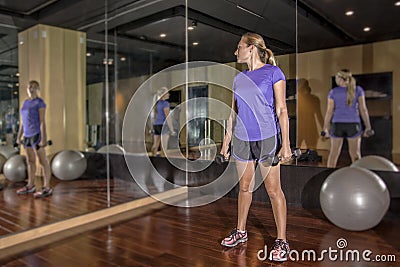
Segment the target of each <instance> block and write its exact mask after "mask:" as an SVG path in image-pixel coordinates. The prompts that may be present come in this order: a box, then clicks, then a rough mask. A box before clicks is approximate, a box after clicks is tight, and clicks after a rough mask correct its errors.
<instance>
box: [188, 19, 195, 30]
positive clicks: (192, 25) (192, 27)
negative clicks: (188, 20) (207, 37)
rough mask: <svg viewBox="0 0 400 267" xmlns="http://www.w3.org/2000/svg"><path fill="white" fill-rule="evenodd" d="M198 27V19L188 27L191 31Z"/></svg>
mask: <svg viewBox="0 0 400 267" xmlns="http://www.w3.org/2000/svg"><path fill="white" fill-rule="evenodd" d="M196 27H197V21H195V20H192V24H191V25H190V26H189V27H188V30H189V31H193V30H194V29H195V28H196Z"/></svg>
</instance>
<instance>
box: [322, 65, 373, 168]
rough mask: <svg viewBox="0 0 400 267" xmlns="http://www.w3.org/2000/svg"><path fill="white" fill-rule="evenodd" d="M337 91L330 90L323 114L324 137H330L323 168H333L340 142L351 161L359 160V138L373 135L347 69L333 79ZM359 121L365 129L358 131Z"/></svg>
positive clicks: (361, 96)
mask: <svg viewBox="0 0 400 267" xmlns="http://www.w3.org/2000/svg"><path fill="white" fill-rule="evenodd" d="M335 82H336V84H337V87H335V88H333V89H331V90H330V92H329V95H328V108H327V110H326V114H325V121H324V131H323V133H324V135H325V137H331V138H330V139H331V149H330V151H329V156H328V162H327V167H328V168H335V167H336V164H337V160H338V158H339V155H340V151H341V149H342V144H343V139H344V138H346V139H347V142H348V145H349V154H350V158H351V161H352V162H354V161H356V160H357V159H359V158H361V136H362V135H364V136H365V137H368V136H370V135H372V134H373V131H372V129H371V123H370V121H369V115H368V109H367V106H366V104H365V97H364V90H363V89H362V88H361V87H360V86H357V85H356V80H355V79H354V77H353V76H352V74H351V72H350V71H349V70H347V69H343V70H341V71H339V72H338V73H337V74H336V76H335ZM360 114H361V118H362V120H363V122H364V125H365V129H364V131H363V130H362V126H361V119H360Z"/></svg>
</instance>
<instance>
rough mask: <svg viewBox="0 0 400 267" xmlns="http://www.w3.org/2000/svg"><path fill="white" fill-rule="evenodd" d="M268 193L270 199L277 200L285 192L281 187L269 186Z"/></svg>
mask: <svg viewBox="0 0 400 267" xmlns="http://www.w3.org/2000/svg"><path fill="white" fill-rule="evenodd" d="M267 193H268V196H269V198H270V200H275V199H279V198H282V197H283V192H282V189H281V188H280V187H274V188H268V189H267Z"/></svg>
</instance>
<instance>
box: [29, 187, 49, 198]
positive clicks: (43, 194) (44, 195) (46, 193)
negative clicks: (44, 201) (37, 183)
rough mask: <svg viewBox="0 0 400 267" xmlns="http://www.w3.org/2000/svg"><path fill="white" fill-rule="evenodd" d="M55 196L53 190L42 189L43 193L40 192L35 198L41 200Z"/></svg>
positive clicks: (34, 195)
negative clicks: (41, 198)
mask: <svg viewBox="0 0 400 267" xmlns="http://www.w3.org/2000/svg"><path fill="white" fill-rule="evenodd" d="M52 194H53V189H51V188H45V187H43V188H42V191H38V192H36V193H35V194H33V197H34V198H40V197H48V196H51V195H52Z"/></svg>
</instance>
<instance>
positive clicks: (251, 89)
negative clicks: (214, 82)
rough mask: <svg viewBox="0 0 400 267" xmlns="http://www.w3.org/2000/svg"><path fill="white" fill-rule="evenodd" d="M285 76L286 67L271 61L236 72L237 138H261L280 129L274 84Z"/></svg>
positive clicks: (235, 132) (247, 139)
mask: <svg viewBox="0 0 400 267" xmlns="http://www.w3.org/2000/svg"><path fill="white" fill-rule="evenodd" d="M281 80H285V75H284V74H283V72H282V70H281V69H280V68H279V67H277V66H273V65H270V64H266V65H264V66H263V67H261V68H259V69H256V70H253V71H243V72H241V73H239V74H238V75H236V77H235V80H234V84H233V90H234V96H235V101H236V106H237V108H238V115H237V118H236V124H235V128H234V134H235V136H236V137H237V138H239V139H241V140H245V141H258V140H263V139H266V138H269V137H271V136H274V135H276V134H277V133H279V132H280V127H279V123H278V118H277V115H276V112H275V98H274V84H275V83H277V82H278V81H281Z"/></svg>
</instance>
